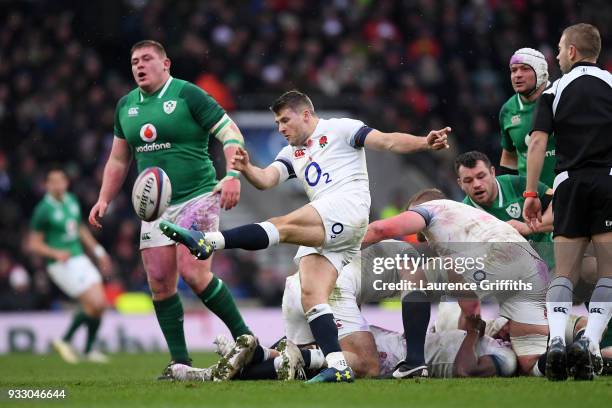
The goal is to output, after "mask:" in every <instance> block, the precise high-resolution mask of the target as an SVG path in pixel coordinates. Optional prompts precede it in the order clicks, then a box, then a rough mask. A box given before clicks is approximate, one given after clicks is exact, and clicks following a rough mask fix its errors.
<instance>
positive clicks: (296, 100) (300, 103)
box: [270, 89, 315, 115]
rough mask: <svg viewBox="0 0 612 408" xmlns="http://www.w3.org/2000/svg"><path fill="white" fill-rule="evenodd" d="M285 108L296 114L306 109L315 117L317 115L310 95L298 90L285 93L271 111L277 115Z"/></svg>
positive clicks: (271, 107) (275, 102)
mask: <svg viewBox="0 0 612 408" xmlns="http://www.w3.org/2000/svg"><path fill="white" fill-rule="evenodd" d="M285 108H289V109H291V110H293V111H295V112H298V111H299V110H300V109H303V108H306V109H308V110H309V111H310V113H312V114H313V115H314V114H315V111H314V105H313V104H312V101H311V100H310V98H309V97H308V95H306V94H305V93H302V92H300V91H298V90H297V89H293V90H291V91H288V92H285V93H284V94H282V95H281V96H279V97H278V99H277V100H275V101H274V103H273V104H272V106H270V110H271V111H272V112H274V113H275V114H277V115H278V114H279V113H280V111H282V110H283V109H285Z"/></svg>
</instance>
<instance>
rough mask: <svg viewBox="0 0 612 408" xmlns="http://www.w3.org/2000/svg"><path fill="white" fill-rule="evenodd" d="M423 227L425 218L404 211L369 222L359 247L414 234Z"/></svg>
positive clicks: (412, 212)
mask: <svg viewBox="0 0 612 408" xmlns="http://www.w3.org/2000/svg"><path fill="white" fill-rule="evenodd" d="M424 228H425V219H424V218H423V216H422V215H421V214H419V213H416V212H414V211H410V210H408V211H404V212H403V213H401V214H399V215H396V216H395V217H391V218H387V219H386V220H380V221H374V222H372V223H370V225H368V231H367V232H366V234H365V237H364V238H363V242H362V244H361V247H362V248H366V247H368V246H370V245H372V244H375V243H377V242H380V241H382V240H383V239H390V238H396V237H400V236H404V235H410V234H416V233H417V232H420V231H421V230H423V229H424Z"/></svg>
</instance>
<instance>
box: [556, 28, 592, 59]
mask: <svg viewBox="0 0 612 408" xmlns="http://www.w3.org/2000/svg"><path fill="white" fill-rule="evenodd" d="M563 35H564V36H565V43H566V44H567V45H570V44H572V45H573V46H574V47H576V49H577V50H578V52H579V53H580V55H581V56H583V57H585V58H593V59H597V58H598V57H599V53H600V52H601V35H600V34H599V30H598V29H597V27H595V26H593V25H591V24H586V23H580V24H574V25H571V26H569V27H567V28H566V29H565V30H563Z"/></svg>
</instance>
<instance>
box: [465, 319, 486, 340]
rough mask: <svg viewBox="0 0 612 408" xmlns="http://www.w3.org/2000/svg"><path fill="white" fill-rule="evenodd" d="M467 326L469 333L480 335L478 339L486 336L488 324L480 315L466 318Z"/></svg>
mask: <svg viewBox="0 0 612 408" xmlns="http://www.w3.org/2000/svg"><path fill="white" fill-rule="evenodd" d="M465 324H466V329H467V332H468V333H469V332H470V331H473V332H477V333H478V337H482V336H484V334H485V327H486V323H485V322H484V321H483V320H482V319H481V318H480V315H470V316H466V317H465Z"/></svg>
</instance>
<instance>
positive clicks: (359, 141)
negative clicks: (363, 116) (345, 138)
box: [351, 126, 374, 149]
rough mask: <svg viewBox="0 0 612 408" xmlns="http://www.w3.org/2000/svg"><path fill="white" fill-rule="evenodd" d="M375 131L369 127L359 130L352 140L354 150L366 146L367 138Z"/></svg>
mask: <svg viewBox="0 0 612 408" xmlns="http://www.w3.org/2000/svg"><path fill="white" fill-rule="evenodd" d="M372 130H374V129H372V128H371V127H369V126H362V127H361V128H360V129H359V130H357V131H356V132H355V134H354V135H353V137H352V138H351V146H353V147H354V148H356V149H357V148H360V147H363V146H364V143H365V140H366V136H367V135H368V134H369V133H370V132H371V131H372Z"/></svg>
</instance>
